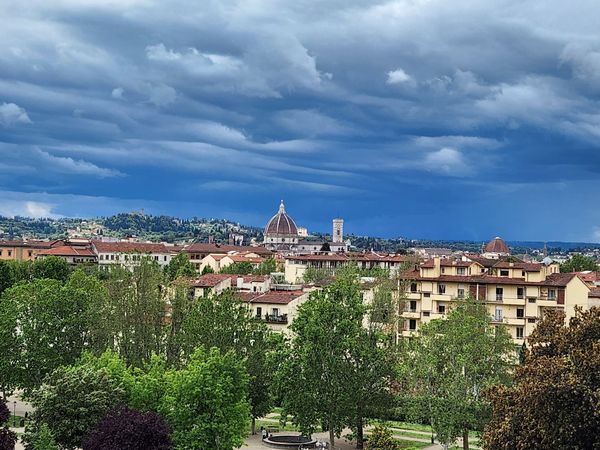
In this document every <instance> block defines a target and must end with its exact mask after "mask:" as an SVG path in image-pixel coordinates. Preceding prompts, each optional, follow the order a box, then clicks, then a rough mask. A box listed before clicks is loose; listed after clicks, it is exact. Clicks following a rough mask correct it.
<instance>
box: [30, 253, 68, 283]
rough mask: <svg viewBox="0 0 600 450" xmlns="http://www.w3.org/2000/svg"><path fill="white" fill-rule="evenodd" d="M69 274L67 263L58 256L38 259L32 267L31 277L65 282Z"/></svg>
mask: <svg viewBox="0 0 600 450" xmlns="http://www.w3.org/2000/svg"><path fill="white" fill-rule="evenodd" d="M69 272H70V270H69V265H68V264H67V261H66V260H64V259H63V258H59V257H58V256H46V257H44V258H38V259H36V260H35V262H34V263H33V266H32V275H33V277H34V278H51V279H53V280H59V281H67V278H68V277H69Z"/></svg>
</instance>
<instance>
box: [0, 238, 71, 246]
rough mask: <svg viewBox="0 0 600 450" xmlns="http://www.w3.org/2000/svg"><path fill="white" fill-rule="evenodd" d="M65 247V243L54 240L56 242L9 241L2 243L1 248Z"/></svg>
mask: <svg viewBox="0 0 600 450" xmlns="http://www.w3.org/2000/svg"><path fill="white" fill-rule="evenodd" d="M60 245H64V241H62V240H58V239H57V240H54V241H37V240H28V241H18V240H7V241H0V247H28V248H52V247H56V246H60Z"/></svg>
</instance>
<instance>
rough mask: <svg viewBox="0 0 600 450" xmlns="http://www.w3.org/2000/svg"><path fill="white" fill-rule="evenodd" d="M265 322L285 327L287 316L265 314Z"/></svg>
mask: <svg viewBox="0 0 600 450" xmlns="http://www.w3.org/2000/svg"><path fill="white" fill-rule="evenodd" d="M265 322H267V323H274V324H279V325H286V324H287V323H288V317H287V314H265Z"/></svg>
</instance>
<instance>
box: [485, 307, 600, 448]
mask: <svg viewBox="0 0 600 450" xmlns="http://www.w3.org/2000/svg"><path fill="white" fill-rule="evenodd" d="M564 318H565V316H564V313H563V312H562V311H556V310H555V311H549V312H547V313H545V315H544V318H543V319H542V321H541V322H540V323H539V324H538V325H537V327H536V328H535V330H534V332H533V333H532V334H531V336H530V337H529V348H528V349H527V351H526V354H525V362H524V364H523V365H522V366H519V367H518V368H517V369H516V371H515V383H514V385H512V386H495V387H493V388H490V389H489V390H488V391H487V393H486V397H487V398H488V399H489V400H490V401H491V403H492V410H493V414H492V419H491V421H490V422H489V423H488V425H487V426H486V428H485V432H484V434H483V443H484V444H485V448H486V449H489V450H508V449H522V450H533V449H540V448H549V449H550V448H560V449H565V450H576V449H596V448H600V409H599V408H598V405H600V376H599V374H600V308H598V307H594V308H591V309H590V310H588V311H585V312H582V311H581V310H577V311H576V314H575V317H574V318H572V319H571V320H570V323H569V326H566V325H565V321H564Z"/></svg>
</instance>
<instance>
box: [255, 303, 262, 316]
mask: <svg viewBox="0 0 600 450" xmlns="http://www.w3.org/2000/svg"><path fill="white" fill-rule="evenodd" d="M261 316H262V308H261V307H260V306H257V307H256V317H261Z"/></svg>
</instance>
